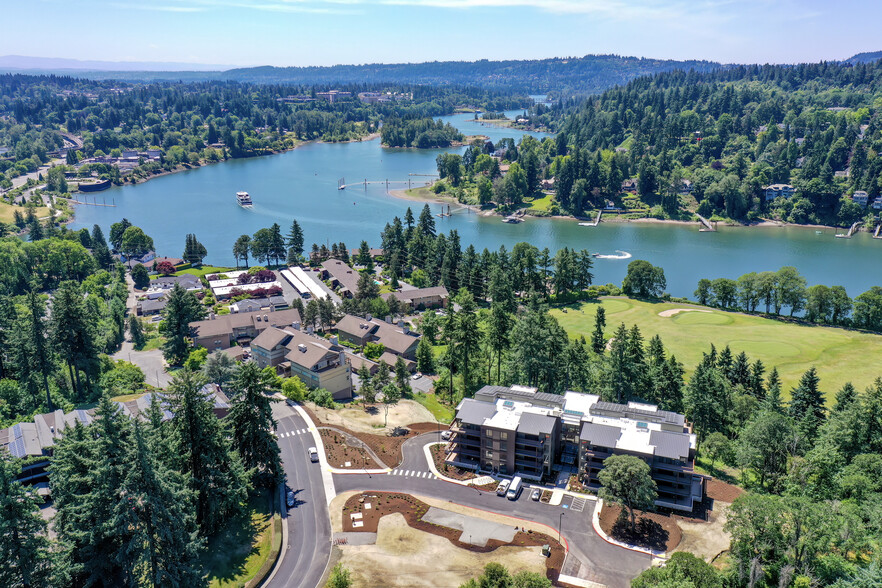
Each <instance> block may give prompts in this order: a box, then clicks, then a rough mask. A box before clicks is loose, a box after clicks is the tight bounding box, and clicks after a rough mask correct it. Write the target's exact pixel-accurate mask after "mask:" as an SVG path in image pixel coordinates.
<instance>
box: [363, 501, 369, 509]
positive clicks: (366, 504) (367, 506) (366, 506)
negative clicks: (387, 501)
mask: <svg viewBox="0 0 882 588" xmlns="http://www.w3.org/2000/svg"><path fill="white" fill-rule="evenodd" d="M364 509H365V510H370V509H371V503H370V502H365V503H364Z"/></svg>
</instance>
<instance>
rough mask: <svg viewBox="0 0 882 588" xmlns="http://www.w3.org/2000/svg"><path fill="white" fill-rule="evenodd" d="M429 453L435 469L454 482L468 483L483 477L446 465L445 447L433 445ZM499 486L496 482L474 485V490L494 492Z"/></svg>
mask: <svg viewBox="0 0 882 588" xmlns="http://www.w3.org/2000/svg"><path fill="white" fill-rule="evenodd" d="M429 451H431V452H432V461H434V462H435V469H437V470H438V471H439V472H440V473H441V474H443V475H444V476H447V477H448V478H453V479H454V480H459V481H461V482H467V481H469V480H474V479H475V478H480V477H481V476H480V475H479V474H477V473H475V472H473V471H472V470H467V469H465V468H461V467H458V466H453V465H450V464H447V463H444V458H445V457H446V455H447V454H445V453H444V445H432V446H431V447H430V448H429ZM497 485H498V484H497V483H496V482H495V481H494V482H490V483H489V484H472V488H477V489H478V490H484V491H485V492H492V491H493V490H496V486H497Z"/></svg>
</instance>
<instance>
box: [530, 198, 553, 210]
mask: <svg viewBox="0 0 882 588" xmlns="http://www.w3.org/2000/svg"><path fill="white" fill-rule="evenodd" d="M553 201H554V196H552V195H551V194H546V195H545V196H543V197H542V198H535V199H534V200H533V201H531V202H530V208H529V210H536V211H539V212H551V205H552V204H553Z"/></svg>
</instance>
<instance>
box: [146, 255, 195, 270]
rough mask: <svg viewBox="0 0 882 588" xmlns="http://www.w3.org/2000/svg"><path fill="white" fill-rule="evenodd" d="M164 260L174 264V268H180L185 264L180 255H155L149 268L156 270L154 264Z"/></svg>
mask: <svg viewBox="0 0 882 588" xmlns="http://www.w3.org/2000/svg"><path fill="white" fill-rule="evenodd" d="M165 261H167V262H168V263H170V264H172V265H173V266H175V269H180V268H181V267H182V266H185V265H187V262H185V261H184V260H183V259H181V258H180V257H157V258H155V259H154V260H153V264H152V266H151V269H153V270H154V271H156V266H157V265H159V264H160V263H162V262H165Z"/></svg>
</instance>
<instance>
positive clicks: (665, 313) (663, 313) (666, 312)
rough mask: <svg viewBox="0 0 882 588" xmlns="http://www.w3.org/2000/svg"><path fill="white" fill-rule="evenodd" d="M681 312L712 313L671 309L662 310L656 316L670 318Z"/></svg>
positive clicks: (696, 309) (689, 309) (699, 310)
mask: <svg viewBox="0 0 882 588" xmlns="http://www.w3.org/2000/svg"><path fill="white" fill-rule="evenodd" d="M681 312H712V311H710V310H702V309H700V308H672V309H670V310H663V311H661V312H660V313H658V316H660V317H662V318H670V317H672V316H675V315H678V314H680V313H681Z"/></svg>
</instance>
